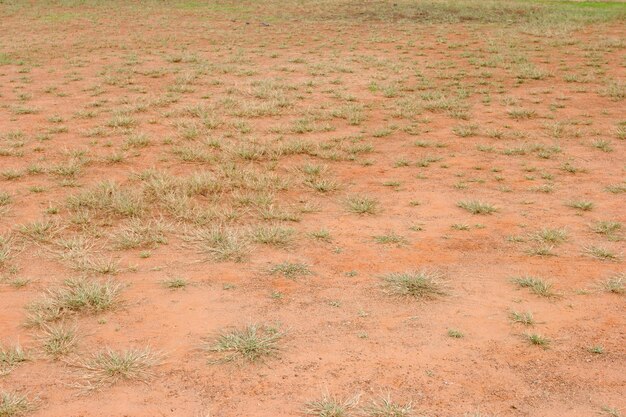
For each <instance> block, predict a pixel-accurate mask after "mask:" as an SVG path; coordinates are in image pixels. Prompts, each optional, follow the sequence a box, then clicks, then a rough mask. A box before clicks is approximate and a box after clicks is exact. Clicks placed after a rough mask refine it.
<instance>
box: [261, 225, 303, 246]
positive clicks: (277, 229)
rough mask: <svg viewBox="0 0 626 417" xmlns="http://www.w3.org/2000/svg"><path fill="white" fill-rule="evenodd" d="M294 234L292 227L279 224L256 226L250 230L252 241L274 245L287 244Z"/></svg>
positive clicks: (290, 241)
mask: <svg viewBox="0 0 626 417" xmlns="http://www.w3.org/2000/svg"><path fill="white" fill-rule="evenodd" d="M294 234H295V230H294V229H292V228H290V227H283V226H279V225H263V226H258V227H256V228H254V229H253V230H252V231H251V237H252V240H253V241H254V242H256V243H262V244H265V245H272V246H276V247H287V246H289V245H290V244H291V243H292V241H293V235H294Z"/></svg>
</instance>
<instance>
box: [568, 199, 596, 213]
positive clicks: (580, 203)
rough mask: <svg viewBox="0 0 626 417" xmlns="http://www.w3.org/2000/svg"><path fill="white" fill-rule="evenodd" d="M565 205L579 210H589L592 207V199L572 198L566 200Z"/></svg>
mask: <svg viewBox="0 0 626 417" xmlns="http://www.w3.org/2000/svg"><path fill="white" fill-rule="evenodd" d="M565 205H566V206H568V207H571V208H574V209H577V210H580V211H591V210H592V209H593V202H592V201H585V200H572V201H568V202H567V203H566V204H565Z"/></svg>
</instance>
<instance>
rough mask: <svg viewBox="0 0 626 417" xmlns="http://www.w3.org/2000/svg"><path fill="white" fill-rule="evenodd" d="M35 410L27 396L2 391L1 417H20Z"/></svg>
mask: <svg viewBox="0 0 626 417" xmlns="http://www.w3.org/2000/svg"><path fill="white" fill-rule="evenodd" d="M33 408H34V406H33V404H31V402H30V401H28V398H27V397H26V396H25V395H19V394H16V393H13V392H8V391H0V417H18V416H22V415H24V414H26V413H27V412H29V411H30V410H32V409H33Z"/></svg>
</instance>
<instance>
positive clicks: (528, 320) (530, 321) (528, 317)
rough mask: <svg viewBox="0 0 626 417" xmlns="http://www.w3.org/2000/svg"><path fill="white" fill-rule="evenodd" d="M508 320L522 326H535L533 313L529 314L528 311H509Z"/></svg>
mask: <svg viewBox="0 0 626 417" xmlns="http://www.w3.org/2000/svg"><path fill="white" fill-rule="evenodd" d="M509 318H510V319H511V321H512V322H513V323H520V324H523V325H524V326H533V325H534V324H535V319H534V317H533V313H531V312H530V311H527V312H524V313H520V312H517V311H511V313H510V314H509Z"/></svg>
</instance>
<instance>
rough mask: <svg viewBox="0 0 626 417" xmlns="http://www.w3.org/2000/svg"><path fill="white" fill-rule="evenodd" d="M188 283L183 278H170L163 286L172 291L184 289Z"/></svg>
mask: <svg viewBox="0 0 626 417" xmlns="http://www.w3.org/2000/svg"><path fill="white" fill-rule="evenodd" d="M187 285H189V283H188V282H187V280H186V279H184V278H172V279H167V280H165V281H163V286H164V287H165V288H169V289H172V290H176V289H179V288H185V287H186V286H187Z"/></svg>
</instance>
